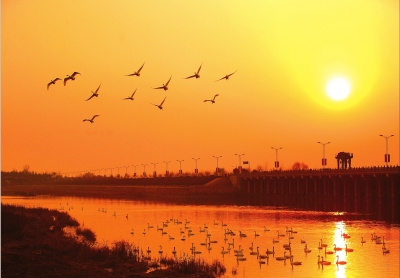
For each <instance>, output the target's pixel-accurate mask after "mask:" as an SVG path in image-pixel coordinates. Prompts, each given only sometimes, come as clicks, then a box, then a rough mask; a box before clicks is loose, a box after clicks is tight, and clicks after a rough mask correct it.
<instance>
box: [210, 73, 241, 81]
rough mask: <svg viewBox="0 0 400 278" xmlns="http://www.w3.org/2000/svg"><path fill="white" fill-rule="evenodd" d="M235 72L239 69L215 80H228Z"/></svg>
mask: <svg viewBox="0 0 400 278" xmlns="http://www.w3.org/2000/svg"><path fill="white" fill-rule="evenodd" d="M235 72H237V70H235V71H234V72H232V73H231V74H227V75H225V76H224V77H222V78H220V79H218V80H215V81H220V80H222V79H226V80H228V79H229V77H230V76H231V75H232V74H234V73H235Z"/></svg>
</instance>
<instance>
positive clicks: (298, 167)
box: [292, 162, 308, 170]
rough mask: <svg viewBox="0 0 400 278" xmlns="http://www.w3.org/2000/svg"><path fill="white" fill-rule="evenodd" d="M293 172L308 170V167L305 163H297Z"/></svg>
mask: <svg viewBox="0 0 400 278" xmlns="http://www.w3.org/2000/svg"><path fill="white" fill-rule="evenodd" d="M292 170H308V165H307V164H305V163H303V162H295V163H294V164H293V166H292Z"/></svg>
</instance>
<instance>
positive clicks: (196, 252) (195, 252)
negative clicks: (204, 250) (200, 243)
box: [193, 247, 201, 254]
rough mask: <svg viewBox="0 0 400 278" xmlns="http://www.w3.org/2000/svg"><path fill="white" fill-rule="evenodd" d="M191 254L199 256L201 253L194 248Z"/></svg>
mask: <svg viewBox="0 0 400 278" xmlns="http://www.w3.org/2000/svg"><path fill="white" fill-rule="evenodd" d="M193 254H201V251H196V247H194V248H193Z"/></svg>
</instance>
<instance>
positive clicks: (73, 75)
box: [64, 71, 80, 86]
mask: <svg viewBox="0 0 400 278" xmlns="http://www.w3.org/2000/svg"><path fill="white" fill-rule="evenodd" d="M77 74H80V73H79V72H77V71H74V72H73V73H72V74H71V75H68V74H67V77H65V78H64V86H65V85H67V81H68V80H75V75H77Z"/></svg>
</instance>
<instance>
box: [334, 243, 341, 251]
mask: <svg viewBox="0 0 400 278" xmlns="http://www.w3.org/2000/svg"><path fill="white" fill-rule="evenodd" d="M333 246H334V248H333V250H335V251H340V250H342V249H343V248H342V247H336V244H334V245H333Z"/></svg>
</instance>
